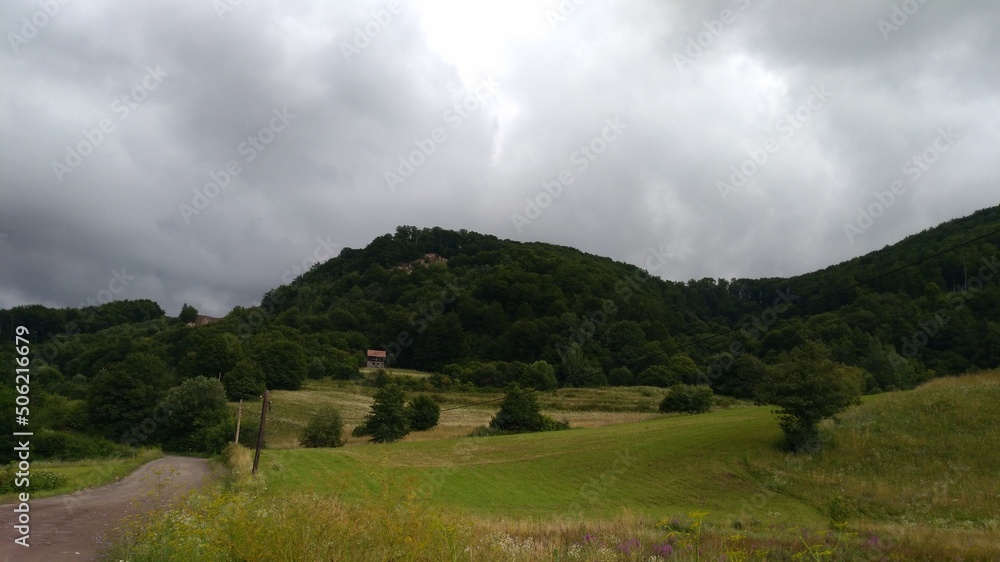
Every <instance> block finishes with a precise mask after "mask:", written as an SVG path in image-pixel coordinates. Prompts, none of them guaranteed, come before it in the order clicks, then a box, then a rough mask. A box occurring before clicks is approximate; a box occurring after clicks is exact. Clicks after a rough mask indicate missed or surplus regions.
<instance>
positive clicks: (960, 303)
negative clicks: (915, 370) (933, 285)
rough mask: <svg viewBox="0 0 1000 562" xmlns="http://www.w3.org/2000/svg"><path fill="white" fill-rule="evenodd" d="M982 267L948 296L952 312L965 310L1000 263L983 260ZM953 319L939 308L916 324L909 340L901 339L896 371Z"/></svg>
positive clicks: (945, 309) (997, 269) (947, 312)
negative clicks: (916, 327) (916, 326)
mask: <svg viewBox="0 0 1000 562" xmlns="http://www.w3.org/2000/svg"><path fill="white" fill-rule="evenodd" d="M982 262H983V265H982V266H980V267H979V271H978V272H977V274H976V275H974V276H972V277H970V278H968V279H967V280H966V281H965V285H964V286H963V287H962V288H961V289H959V290H957V291H953V292H952V293H950V294H949V295H948V298H947V302H948V304H949V305H950V307H951V310H953V311H956V312H957V311H959V310H962V309H963V308H965V306H966V303H967V302H968V301H969V300H970V299H972V298H973V297H975V296H976V295H978V294H979V293H980V291H982V290H983V289H984V288H985V287H986V284H987V283H988V282H990V281H992V280H993V279H994V278H996V277H997V275H998V274H1000V261H997V257H996V256H993V257H992V258H983V260H982ZM952 320H953V317H952V315H951V312H949V310H948V308H940V309H938V310H937V311H935V312H934V314H933V315H932V316H927V317H925V318H924V319H923V320H921V321H920V322H919V323H918V326H919V328H918V329H917V330H916V331H915V332H914V333H913V335H912V336H910V337H909V338H905V337H904V338H903V341H902V342H901V344H900V347H899V351H900V354H899V357H894V359H895V361H897V362H898V363H899V364H897V365H893V366H894V367H896V368H897V369H899V368H900V367H903V366H904V365H905V364H904V360H905V359H913V358H914V357H916V356H917V355H919V354H920V351H921V350H923V349H924V348H925V347H927V346H928V345H929V344H930V342H931V340H933V339H934V338H935V337H937V336H938V334H940V333H941V330H943V329H944V328H945V327H947V326H948V324H950V323H951V321H952Z"/></svg>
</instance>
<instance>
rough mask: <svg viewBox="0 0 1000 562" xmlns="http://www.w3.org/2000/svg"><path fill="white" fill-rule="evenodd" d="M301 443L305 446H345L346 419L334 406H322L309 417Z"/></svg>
mask: <svg viewBox="0 0 1000 562" xmlns="http://www.w3.org/2000/svg"><path fill="white" fill-rule="evenodd" d="M299 444H300V445H302V446H303V447H343V446H344V421H343V420H342V419H341V417H340V412H339V411H337V409H336V408H334V407H332V406H327V407H325V408H322V409H321V410H320V411H319V412H317V413H316V414H314V415H313V416H312V417H311V418H309V423H308V424H306V428H305V429H304V430H303V431H302V437H301V438H300V439H299Z"/></svg>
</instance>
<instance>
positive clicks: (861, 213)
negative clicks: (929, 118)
mask: <svg viewBox="0 0 1000 562" xmlns="http://www.w3.org/2000/svg"><path fill="white" fill-rule="evenodd" d="M959 138H960V137H959V136H958V135H957V134H955V133H954V131H952V130H951V127H948V128H946V129H938V136H937V137H936V138H935V139H934V141H932V142H931V143H930V144H929V145H927V148H925V149H924V150H923V151H921V152H920V153H919V154H914V155H913V156H912V157H910V158H908V159H907V160H906V162H904V163H903V167H902V173H903V175H904V176H906V178H907V179H909V180H910V181H909V185H908V184H907V183H906V182H904V181H903V180H901V179H898V178H897V179H895V180H893V181H892V183H890V184H889V189H887V190H884V191H878V190H876V191H875V192H873V195H874V197H875V201H873V202H872V203H870V204H869V205H868V206H867V207H858V214H857V216H856V217H854V220H853V221H852V222H845V223H844V234H845V235H847V240H848V242H850V243H852V244H853V243H854V242H855V240H856V239H857V237H858V236H861V235H862V234H864V233H865V232H868V230H869V229H871V227H873V226H875V221H876V220H878V219H879V218H881V217H882V216H883V215H885V213H886V212H887V211H888V210H889V209H891V208H892V207H893V206H894V205H895V204H896V202H897V201H898V200H899V199H898V198H899V197H900V196H902V195H904V194H906V192H907V190H909V188H910V186H911V185H913V184H916V183H917V182H918V181H920V179H921V178H922V177H924V174H925V173H926V172H927V171H928V170H930V169H931V166H933V165H934V164H935V163H936V162H937V161H938V160H939V159H940V158H941V155H942V154H944V153H945V152H948V151H949V150H951V148H952V147H953V146H954V145H955V143H956V142H958V140H959Z"/></svg>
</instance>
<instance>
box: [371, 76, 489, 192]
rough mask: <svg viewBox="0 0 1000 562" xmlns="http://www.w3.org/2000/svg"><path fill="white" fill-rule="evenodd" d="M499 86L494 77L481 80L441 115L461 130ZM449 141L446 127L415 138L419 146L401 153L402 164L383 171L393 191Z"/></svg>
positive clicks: (387, 183) (416, 145)
mask: <svg viewBox="0 0 1000 562" xmlns="http://www.w3.org/2000/svg"><path fill="white" fill-rule="evenodd" d="M497 89H498V86H497V83H496V82H494V81H493V78H492V77H487V78H484V79H482V80H480V81H479V84H476V87H475V88H473V90H472V91H471V92H469V94H468V95H466V96H465V98H463V99H462V100H460V101H458V102H455V104H453V105H452V106H451V107H449V108H448V109H446V110H445V111H444V113H443V114H442V115H441V119H442V120H443V121H444V122H445V124H447V125H450V127H451V130H452V132H454V131H457V130H458V129H460V128H461V127H462V124H464V123H465V121H466V119H468V118H469V117H471V116H472V114H473V113H474V112H475V111H477V110H478V109H480V108H481V107H483V105H485V103H486V100H488V99H489V98H490V97H492V96H493V95H494V94H495V93H496V91H497ZM447 141H448V132H447V131H445V129H444V127H435V128H433V129H431V131H430V133H429V134H428V135H427V136H426V137H425V138H417V139H414V140H413V144H414V146H415V147H416V148H415V149H414V150H412V151H410V153H409V154H407V155H406V156H403V155H400V156H399V165H398V166H397V167H396V170H395V171H391V170H389V171H386V172H385V174H383V177H384V178H385V184H386V185H387V186H389V191H391V192H393V193H395V192H396V186H398V185H400V184H402V183H404V182H405V181H406V180H408V179H410V178H411V177H413V174H415V173H416V172H417V169H418V168H420V167H421V166H423V165H424V164H425V163H426V162H427V160H428V159H429V158H430V157H431V156H432V155H433V154H435V153H436V152H437V150H438V147H439V146H441V145H442V144H444V143H445V142H447Z"/></svg>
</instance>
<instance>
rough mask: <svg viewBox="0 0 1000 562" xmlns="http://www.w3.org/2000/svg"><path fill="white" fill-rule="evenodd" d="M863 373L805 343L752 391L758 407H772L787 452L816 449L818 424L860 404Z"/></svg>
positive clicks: (825, 350)
mask: <svg viewBox="0 0 1000 562" xmlns="http://www.w3.org/2000/svg"><path fill="white" fill-rule="evenodd" d="M863 380H864V377H863V373H862V372H861V370H860V369H858V368H856V367H848V366H847V365H843V364H841V363H836V362H834V361H833V360H831V359H830V349H829V348H828V347H826V346H824V345H823V344H820V343H816V342H814V341H806V343H805V344H803V345H802V346H800V347H797V348H795V349H793V350H792V351H790V352H789V353H788V354H787V355H786V356H785V357H784V361H782V362H781V363H779V364H777V365H774V366H772V367H771V368H770V369H769V370H768V372H767V375H766V376H765V378H764V380H763V381H762V382H761V384H759V385H758V387H757V390H756V393H755V394H756V396H755V400H756V402H757V403H758V404H765V405H769V406H775V407H776V413H777V414H778V425H779V426H780V427H781V429H782V431H784V432H785V442H786V445H787V446H788V448H789V449H791V450H793V451H796V452H800V451H814V450H818V449H819V447H820V440H819V431H818V429H817V426H818V424H819V422H820V421H822V420H824V419H826V418H829V417H831V416H834V415H836V414H837V413H838V412H841V411H843V410H844V409H845V408H847V407H848V406H851V405H854V404H858V403H860V398H861V390H862V385H863Z"/></svg>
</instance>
